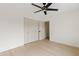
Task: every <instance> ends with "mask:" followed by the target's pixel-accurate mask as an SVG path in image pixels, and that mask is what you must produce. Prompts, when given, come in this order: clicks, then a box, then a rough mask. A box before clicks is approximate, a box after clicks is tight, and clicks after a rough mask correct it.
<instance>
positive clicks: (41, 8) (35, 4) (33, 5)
mask: <svg viewBox="0 0 79 59" xmlns="http://www.w3.org/2000/svg"><path fill="white" fill-rule="evenodd" d="M32 5H33V6H36V7H38V8H41V9H42V7H40V6H38V5H36V4H34V3H32Z"/></svg>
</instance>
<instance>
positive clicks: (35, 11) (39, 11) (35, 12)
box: [34, 10, 42, 13]
mask: <svg viewBox="0 0 79 59" xmlns="http://www.w3.org/2000/svg"><path fill="white" fill-rule="evenodd" d="M40 11H42V10H38V11H35V12H34V13H37V12H40Z"/></svg>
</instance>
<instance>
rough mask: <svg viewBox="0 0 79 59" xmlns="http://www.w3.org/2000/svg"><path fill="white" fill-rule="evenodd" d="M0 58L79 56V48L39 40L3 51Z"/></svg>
mask: <svg viewBox="0 0 79 59" xmlns="http://www.w3.org/2000/svg"><path fill="white" fill-rule="evenodd" d="M0 56H79V48H75V47H71V46H67V45H63V44H59V43H55V42H51V41H49V40H41V41H36V42H32V43H28V44H25V45H24V46H21V47H18V48H15V49H12V50H9V51H5V52H3V53H0Z"/></svg>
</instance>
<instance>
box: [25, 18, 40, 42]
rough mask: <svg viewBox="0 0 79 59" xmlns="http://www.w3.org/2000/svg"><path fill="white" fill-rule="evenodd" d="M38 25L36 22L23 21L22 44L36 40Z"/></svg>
mask: <svg viewBox="0 0 79 59" xmlns="http://www.w3.org/2000/svg"><path fill="white" fill-rule="evenodd" d="M38 24H39V22H38V21H36V20H31V19H28V18H25V21H24V33H25V34H24V36H25V37H24V39H25V40H24V42H25V43H29V42H33V41H36V40H38V27H39V26H38Z"/></svg>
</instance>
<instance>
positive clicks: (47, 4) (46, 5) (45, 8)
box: [32, 3, 58, 15]
mask: <svg viewBox="0 0 79 59" xmlns="http://www.w3.org/2000/svg"><path fill="white" fill-rule="evenodd" d="M42 4H43V6H42V7H41V6H39V5H36V4H34V3H32V5H33V6H35V7H38V8H40V10H38V11H35V12H34V13H37V12H40V11H44V14H45V15H47V11H58V9H53V8H49V6H51V4H52V3H42Z"/></svg>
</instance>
